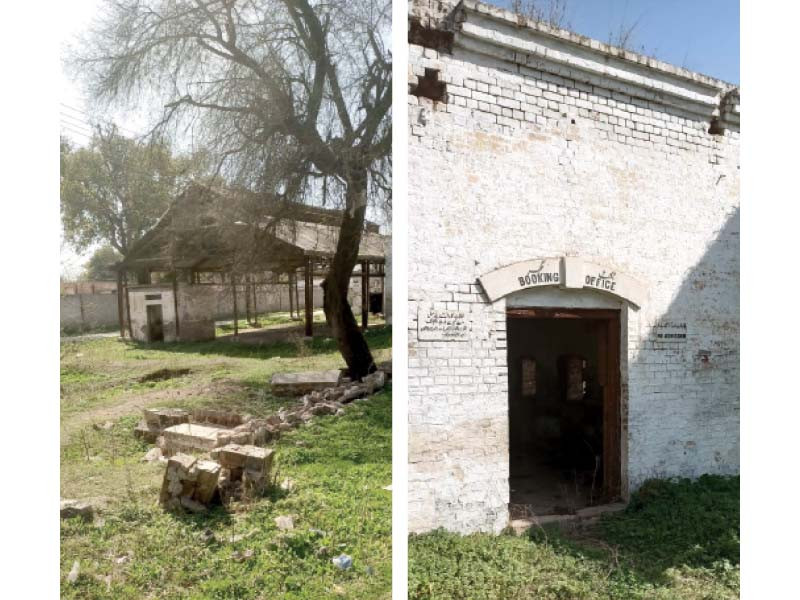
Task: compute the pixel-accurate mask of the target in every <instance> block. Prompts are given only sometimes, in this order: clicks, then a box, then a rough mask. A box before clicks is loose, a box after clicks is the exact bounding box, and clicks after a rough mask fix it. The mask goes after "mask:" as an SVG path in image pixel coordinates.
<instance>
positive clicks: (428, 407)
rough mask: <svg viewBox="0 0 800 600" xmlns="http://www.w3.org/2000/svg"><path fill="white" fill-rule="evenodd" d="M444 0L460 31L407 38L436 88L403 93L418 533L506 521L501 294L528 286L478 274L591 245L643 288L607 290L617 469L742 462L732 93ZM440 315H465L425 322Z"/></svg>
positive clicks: (701, 467)
mask: <svg viewBox="0 0 800 600" xmlns="http://www.w3.org/2000/svg"><path fill="white" fill-rule="evenodd" d="M446 4H448V3H440V2H431V1H424V2H413V3H412V5H411V11H410V15H411V16H419V15H423V16H425V15H429V16H430V15H433V17H431V22H433V23H443V22H444V23H451V24H453V25H452V30H453V31H454V32H455V33H454V35H453V38H452V44H451V47H449V48H447V47H441V46H440V47H438V48H431V47H423V46H421V45H419V44H412V45H411V46H410V65H409V86H410V88H411V90H415V91H416V93H420V86H422V87H423V88H425V89H423V90H422V91H423V93H422V94H421V96H415V95H410V96H409V107H408V108H409V124H410V136H409V144H410V146H409V178H410V185H409V235H410V247H409V437H410V439H409V462H410V465H409V502H410V504H409V521H410V528H411V530H412V531H424V530H428V529H432V528H435V527H446V528H448V529H451V530H456V531H462V532H466V531H475V530H488V531H499V530H500V529H502V527H504V526H505V525H506V523H507V516H508V515H507V503H508V428H509V423H508V372H507V349H506V333H505V310H506V305H507V303H508V304H512V303H515V302H519V299H518V298H516V296H517V295H519V294H522V295H525V294H524V293H523V292H519V293H518V294H512V295H510V296H507V297H504V298H501V299H499V300H498V301H496V302H494V303H490V302H489V301H488V299H487V297H486V296H485V294H484V293H483V290H482V288H481V286H480V284H479V283H478V281H477V279H478V277H480V276H481V275H484V274H485V273H487V272H490V271H492V270H493V269H496V268H498V267H501V266H504V265H508V264H510V263H514V262H516V261H521V260H526V259H532V258H539V257H558V256H580V257H584V258H586V259H589V260H593V261H596V262H598V263H601V264H607V265H610V266H613V267H614V268H617V269H619V270H620V271H621V272H624V273H627V274H630V275H631V276H634V277H636V278H637V279H638V280H640V281H641V282H642V283H643V284H644V287H645V290H646V299H645V300H644V301H643V302H642V305H641V306H640V307H636V306H632V305H630V304H628V303H625V302H616V301H615V302H612V303H611V304H612V305H616V306H618V307H619V308H621V309H622V313H623V314H622V322H623V332H622V336H621V337H622V340H623V348H622V354H623V356H622V357H621V358H622V361H621V362H622V404H623V436H624V437H623V469H624V472H623V479H624V485H626V486H629V488H630V489H634V488H635V487H636V486H637V485H638V484H640V483H641V482H642V481H643V480H644V479H645V478H647V477H650V476H655V475H686V476H697V475H699V474H701V473H706V472H711V473H731V472H736V471H738V464H739V463H738V460H739V459H738V448H739V446H738V417H739V413H738V407H739V390H738V376H739V367H738V356H739V354H738V352H739V350H738V328H739V316H738V285H739V263H738V248H739V246H738V235H739V229H738V204H739V199H738V195H739V173H738V168H739V165H738V141H739V133H738V108H732V107H735V98H734V96H735V93H736V92H735V91H731V87H732V86H726V84H723V83H722V82H717V81H715V80H711V79H709V78H706V77H703V76H702V75H698V74H694V73H689V72H688V71H684V70H682V69H677V68H675V67H671V66H670V65H664V64H662V63H656V62H655V61H652V59H646V58H644V57H639V56H636V55H631V54H630V53H624V52H621V51H618V50H614V49H610V48H608V47H606V46H604V45H603V44H600V43H598V42H595V41H592V40H587V39H586V38H581V37H579V36H574V35H572V34H568V33H566V32H552V31H550V30H548V28H546V27H544V26H539V27H536V26H532V25H530V24H526V23H524V22H522V25H524V26H523V27H520V22H519V21H518V20H517V18H516V17H515V16H514V15H511V14H510V13H507V12H506V11H502V10H500V9H496V8H494V7H487V6H485V5H480V4H478V3H475V2H463V3H462V4H461V5H460V7H459V9H458V10H457V11H456V12H455V13H453V12H452V11H450V13H449V17H447V18H445V19H442V17H441V14H442V6H443V5H446ZM448 19H449V20H448ZM449 26H450V25H448V27H449ZM423 38H424V36H423ZM418 39H419V38H418ZM423 41H424V39H423ZM426 70H427V71H426ZM431 79H433V80H434V82H435V83H437V84H438V83H443V84H444V86H443V87H444V89H443V90H442V89H441V88H437V87H436V86H435V85H427V88H426V86H424V85H423V80H428V81H430V80H431ZM430 90H433V91H437V90H438V91H439V92H441V91H443V92H444V95H443V96H442V97H441V99H440V101H436V102H434V101H432V100H431V99H429V98H426V97H422V96H424V95H425V94H426V93H428V92H429V91H430ZM733 112H735V114H733ZM712 120H715V130H717V131H719V130H720V129H722V132H721V133H718V134H710V133H709V128H710V127H711V126H712ZM529 296H531V297H532V298H534V301H535V294H533V295H530V294H529ZM550 296H558V297H557V298H555V300H557V301H559V302H562V301H563V302H564V303H565V304H564V305H565V306H578V305H586V306H591V305H592V304H593V303H595V301H594V300H593V297H597V298H600V297H601V296H600V295H599V294H598V293H596V292H591V291H582V292H577V291H576V292H572V291H570V294H567V293H566V292H564V293H563V294H561V295H558V293H557V292H554V293H552V294H550ZM602 298H603V301H602V302H599V303H598V304H599V305H600V306H604V305H606V304H608V302H607V301H606V300H605V296H603V297H602ZM529 299H530V298H529ZM551 301H553V299H552V298H545V299H544V300H542V302H544V304H542V305H552V304H551ZM431 311H433V312H434V313H436V314H438V315H439V316H440V317H441V316H442V315H443V314H445V315H446V314H447V313H448V312H449V313H450V315H451V317H450V318H452V319H453V320H454V322H455V323H457V324H459V325H458V326H459V327H462V326H463V328H464V331H462V332H457V333H455V334H454V336H453V337H450V338H448V339H441V338H439V339H437V335H436V333H435V332H431V331H427V330H426V331H425V332H423V331H422V328H423V327H426V325H425V323H426V322H429V320H430V319H429V315H430V314H431ZM657 325H661V326H667V327H668V328H663V327H662V328H659V327H656V326H657ZM660 331H682V332H684V334H685V337H683V338H676V339H672V338H671V339H669V340H665V339H658V338H656V337H655V336H656V335H658V332H660Z"/></svg>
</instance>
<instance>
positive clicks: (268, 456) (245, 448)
mask: <svg viewBox="0 0 800 600" xmlns="http://www.w3.org/2000/svg"><path fill="white" fill-rule="evenodd" d="M273 452H274V451H273V450H272V449H271V448H261V447H259V446H251V445H241V444H228V445H227V446H224V447H222V448H218V449H216V450H214V451H213V452H212V453H211V456H212V457H213V458H214V459H216V460H218V461H219V463H220V464H221V465H222V467H223V468H226V469H242V468H246V469H248V470H252V471H260V472H263V473H266V472H269V469H270V467H271V466H272V455H273Z"/></svg>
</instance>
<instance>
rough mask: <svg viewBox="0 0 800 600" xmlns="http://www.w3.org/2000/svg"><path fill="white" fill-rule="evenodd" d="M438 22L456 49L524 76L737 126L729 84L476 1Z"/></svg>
mask: <svg viewBox="0 0 800 600" xmlns="http://www.w3.org/2000/svg"><path fill="white" fill-rule="evenodd" d="M440 22H441V26H445V27H447V28H448V29H449V28H452V29H453V30H454V32H455V36H454V41H453V47H454V48H455V49H460V50H463V51H467V52H471V53H477V54H482V55H485V56H489V57H491V58H494V59H496V60H500V61H504V62H508V63H512V64H514V65H516V70H517V71H518V72H520V73H522V74H524V73H525V69H535V70H541V71H547V72H550V73H555V74H557V75H560V76H562V77H566V78H570V79H574V80H576V81H580V82H584V83H587V84H590V85H596V86H600V87H605V88H608V89H611V90H613V91H619V92H622V93H626V94H628V95H630V96H634V97H637V98H641V99H644V100H646V101H649V102H654V103H658V104H662V105H666V106H670V107H672V108H674V109H677V110H678V111H680V112H683V113H688V114H689V116H691V117H692V118H699V119H702V120H704V121H709V122H710V121H711V120H712V119H715V118H716V119H718V120H720V121H722V122H724V123H725V125H727V126H734V127H737V128H738V126H739V89H738V87H737V86H735V85H733V84H731V83H727V82H725V81H722V80H719V79H715V78H713V77H709V76H707V75H702V74H700V73H696V72H694V71H690V70H688V69H684V68H682V67H676V66H674V65H671V64H668V63H665V62H663V61H659V60H656V59H654V58H651V57H649V56H645V55H642V54H638V53H636V52H631V51H629V50H625V49H622V48H618V47H615V46H611V45H609V44H604V43H603V42H600V41H598V40H594V39H591V38H589V37H586V36H582V35H579V34H576V33H573V32H571V31H567V30H566V29H559V28H557V27H552V26H550V25H548V24H546V23H543V22H540V21H535V20H532V19H528V18H526V17H524V16H522V15H518V14H516V13H514V12H511V11H509V10H505V9H502V8H498V7H496V6H492V5H489V4H485V3H483V2H478V1H476V0H462V1H461V2H459V3H458V5H457V6H456V7H455V9H454V11H453V13H452V14H451V15H450V16H449V17H448V18H446V19H442V20H440Z"/></svg>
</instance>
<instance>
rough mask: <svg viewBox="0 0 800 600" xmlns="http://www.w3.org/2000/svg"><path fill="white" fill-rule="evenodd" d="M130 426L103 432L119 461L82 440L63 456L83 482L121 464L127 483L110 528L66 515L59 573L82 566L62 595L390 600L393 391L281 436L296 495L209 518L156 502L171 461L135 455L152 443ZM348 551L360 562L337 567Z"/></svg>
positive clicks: (281, 471) (113, 507)
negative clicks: (289, 520)
mask: <svg viewBox="0 0 800 600" xmlns="http://www.w3.org/2000/svg"><path fill="white" fill-rule="evenodd" d="M130 426H132V421H131V420H127V421H126V420H122V421H120V422H119V423H117V424H115V426H114V428H112V429H111V430H109V431H103V430H101V431H94V434H93V435H95V436H96V437H95V439H93V440H92V442H93V443H95V444H97V446H96V447H97V448H104V449H108V448H110V446H111V443H112V440H115V442H114V444H116V445H115V456H114V457H113V458H112V457H111V456H110V452H111V451H110V450H104V451H103V452H102V453H101V460H100V461H94V460H88V461H87V460H86V457H85V455H84V453H83V451H82V445H81V441H80V440H76V441H75V442H74V443H73V444H71V445H70V446H68V447H67V448H65V449H62V463H68V464H70V465H74V466H75V468H76V469H77V468H79V469H81V470H83V471H85V473H84V475H83V476H84V477H85V478H87V479H90V478H92V477H101V476H102V475H101V474H102V473H103V472H107V471H112V472H114V471H116V472H117V474H118V475H120V478H119V481H115V483H116V485H118V486H121V488H122V489H120V490H118V491H119V492H120V493H119V497H118V498H116V499H113V500H111V501H109V503H108V507H107V508H106V509H105V511H104V512H103V515H102V519H103V521H104V523H103V525H102V526H100V527H98V526H97V525H95V524H89V523H82V522H78V521H62V527H61V540H62V543H61V570H62V576H63V577H65V576H66V574H67V573H68V572H69V570H70V569H71V567H72V564H73V561H75V560H79V561H80V563H81V567H82V568H81V576H80V577H79V579H78V581H77V582H76V584H75V585H70V584H67V583H64V584H63V585H62V597H63V598H81V599H93V598H114V599H128V598H130V599H134V598H147V597H151V598H165V599H168V598H187V599H189V598H191V599H200V598H219V599H234V598H265V599H266V598H276V597H280V598H297V599H312V598H313V599H316V598H336V597H342V598H389V597H390V595H391V593H390V589H391V493H390V492H388V491H386V490H384V489H382V488H383V487H384V486H386V485H388V484H389V483H390V482H391V391H390V390H386V391H384V392H382V393H380V394H378V395H376V396H374V397H372V398H371V399H370V400H369V401H367V402H360V403H357V404H355V405H352V406H351V407H349V408H348V409H347V411H346V414H345V415H343V416H341V417H336V418H333V417H328V418H324V417H323V418H319V419H317V420H316V422H314V423H312V424H311V425H309V426H307V427H303V428H300V429H298V430H295V431H292V432H290V433H288V434H286V435H285V436H284V437H283V438H281V440H280V441H279V442H278V443H277V444H276V445H275V448H276V451H277V454H276V456H277V463H276V469H277V476H278V479H279V480H282V479H283V478H285V477H288V478H290V479H292V480H293V482H294V488H293V489H292V490H291V491H289V492H285V491H283V490H280V489H276V490H273V491H272V492H271V493H270V494H268V495H267V496H266V497H264V498H260V499H256V500H254V501H249V502H247V503H243V504H240V505H237V506H236V507H233V508H232V509H231V510H225V509H223V508H221V507H220V508H217V509H215V510H213V511H212V512H211V513H209V514H207V515H188V514H171V513H167V512H164V511H163V510H161V509H160V508H159V507H158V505H157V503H156V502H155V499H156V497H157V493H158V486H159V484H160V479H161V476H162V475H163V466H159V465H145V464H141V463H139V462H138V459H139V457H140V456H141V453H142V452H143V450H144V449H145V448H146V446H145V445H142V444H140V443H139V442H136V441H135V440H134V441H131V436H130V429H129V427H130ZM126 477H127V483H126ZM83 489H86V488H85V487H84V488H83ZM279 515H293V517H294V521H295V529H294V530H293V531H290V532H281V531H278V529H277V527H276V525H275V522H274V518H275V517H276V516H279ZM206 531H210V532H212V533H213V534H214V538H215V540H214V541H210V542H209V541H206V540H205V539H204V533H205V532H206ZM237 535H243V536H244V538H243V539H236V538H235V536H237ZM233 540H236V541H233ZM340 553H347V554H349V555H350V556H352V557H353V561H354V566H353V568H352V569H351V570H348V571H340V570H339V569H337V568H336V567H335V566H334V565H333V564H332V562H331V558H332V557H334V556H337V555H338V554H340ZM247 554H251V555H250V556H249V558H244V559H241V558H239V559H238V560H237V556H238V557H241V556H244V555H247ZM125 556H130V558H129V559H128V560H124V559H123V560H122V562H118V561H119V559H120V558H121V557H125Z"/></svg>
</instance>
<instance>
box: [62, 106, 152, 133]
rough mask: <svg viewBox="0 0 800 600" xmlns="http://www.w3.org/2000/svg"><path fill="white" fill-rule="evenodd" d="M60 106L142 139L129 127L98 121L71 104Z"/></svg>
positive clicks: (108, 121)
mask: <svg viewBox="0 0 800 600" xmlns="http://www.w3.org/2000/svg"><path fill="white" fill-rule="evenodd" d="M60 104H61V106H63V107H64V108H66V109H68V110H71V111H74V112H77V113H80V114H82V115H85V116H86V117H89V119H92V120H96V121H97V122H98V123H101V122H104V123H105V124H107V125H113V126H114V127H116V128H117V129H119V130H120V131H123V132H126V133H128V134H129V135H132V136H134V137H140V136H141V134H140V133H138V132H135V131H133V130H132V129H128V128H127V127H123V126H121V125H118V124H116V123H115V122H114V121H112V120H110V119H96V118H95V117H94V116H93V115H91V114H89V113H88V112H86V111H85V110H81V109H80V108H75V107H74V106H70V105H69V104H65V103H64V102H61V103H60ZM68 116H70V115H68ZM74 118H76V119H78V117H74ZM82 120H83V121H85V122H89V121H88V120H86V119H85V118H84V119H82Z"/></svg>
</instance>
